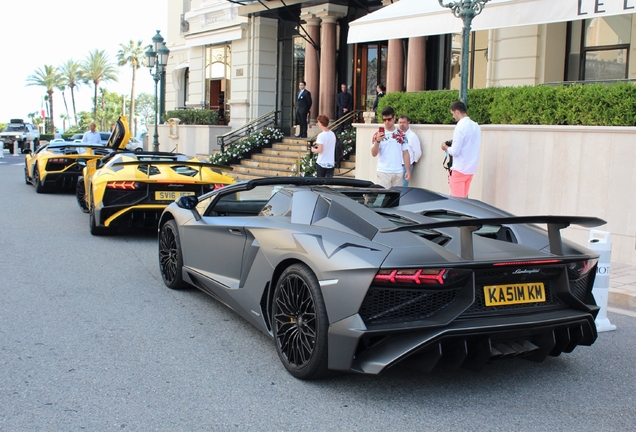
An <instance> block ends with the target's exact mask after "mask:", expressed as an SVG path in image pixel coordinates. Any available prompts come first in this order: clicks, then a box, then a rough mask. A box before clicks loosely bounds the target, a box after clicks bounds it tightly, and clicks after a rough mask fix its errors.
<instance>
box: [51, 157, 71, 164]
mask: <svg viewBox="0 0 636 432" xmlns="http://www.w3.org/2000/svg"><path fill="white" fill-rule="evenodd" d="M49 162H51V163H58V164H66V163H67V162H68V159H65V158H52V159H49Z"/></svg>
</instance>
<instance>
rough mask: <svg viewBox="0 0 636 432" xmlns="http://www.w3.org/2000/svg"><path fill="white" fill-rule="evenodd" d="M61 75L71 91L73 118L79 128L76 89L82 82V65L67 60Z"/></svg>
mask: <svg viewBox="0 0 636 432" xmlns="http://www.w3.org/2000/svg"><path fill="white" fill-rule="evenodd" d="M59 69H60V73H61V74H62V77H63V78H64V85H65V86H66V87H68V88H70V89H71V102H72V103H73V117H74V118H75V127H77V110H76V109H75V92H74V90H75V87H79V86H80V84H81V83H82V81H81V74H80V72H81V65H80V64H79V63H78V62H76V61H74V60H73V59H71V60H67V61H66V63H63V64H62V66H60V67H59Z"/></svg>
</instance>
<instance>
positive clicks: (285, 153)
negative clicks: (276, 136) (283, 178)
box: [261, 149, 307, 158]
mask: <svg viewBox="0 0 636 432" xmlns="http://www.w3.org/2000/svg"><path fill="white" fill-rule="evenodd" d="M261 154H265V155H270V156H271V155H273V156H286V157H293V158H295V157H297V156H298V155H299V154H301V156H304V155H305V154H307V150H304V151H302V152H300V151H293V150H275V149H263V153H261Z"/></svg>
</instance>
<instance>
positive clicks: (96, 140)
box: [82, 122, 102, 144]
mask: <svg viewBox="0 0 636 432" xmlns="http://www.w3.org/2000/svg"><path fill="white" fill-rule="evenodd" d="M89 127H90V129H89V130H87V131H86V132H84V137H83V138H82V142H83V143H87V144H101V143H102V137H101V136H100V135H99V132H97V130H96V126H95V123H94V122H91V125H90V126H89Z"/></svg>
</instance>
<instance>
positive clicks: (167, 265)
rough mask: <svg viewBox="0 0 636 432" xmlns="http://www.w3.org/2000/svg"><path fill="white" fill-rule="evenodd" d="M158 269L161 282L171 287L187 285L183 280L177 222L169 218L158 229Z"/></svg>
mask: <svg viewBox="0 0 636 432" xmlns="http://www.w3.org/2000/svg"><path fill="white" fill-rule="evenodd" d="M159 271H160V272H161V277H162V278H163V283H165V284H166V286H167V287H168V288H171V289H183V288H185V287H186V286H187V284H186V282H184V280H183V253H182V252H181V239H180V238H179V231H178V230H177V223H176V222H175V221H174V220H169V221H168V222H166V223H165V224H163V225H162V226H161V230H160V231H159Z"/></svg>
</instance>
